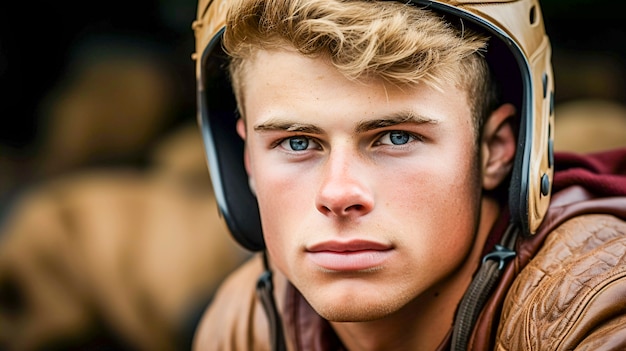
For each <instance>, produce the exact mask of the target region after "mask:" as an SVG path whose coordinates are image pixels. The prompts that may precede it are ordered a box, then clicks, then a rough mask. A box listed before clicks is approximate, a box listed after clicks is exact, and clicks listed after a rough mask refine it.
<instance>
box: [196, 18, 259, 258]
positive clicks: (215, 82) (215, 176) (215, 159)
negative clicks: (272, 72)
mask: <svg viewBox="0 0 626 351" xmlns="http://www.w3.org/2000/svg"><path fill="white" fill-rule="evenodd" d="M222 31H223V30H222ZM222 31H220V32H219V33H218V35H216V36H215V37H214V38H213V40H212V41H211V42H210V43H209V45H208V46H207V48H206V50H205V51H204V52H203V55H202V57H201V58H200V60H201V62H202V66H203V71H202V74H200V77H199V79H201V80H202V82H199V85H201V87H202V89H198V113H199V116H198V118H199V123H200V127H201V130H202V137H203V139H204V141H205V147H206V153H207V158H208V160H209V167H210V170H211V180H212V182H213V187H214V189H215V197H216V200H217V203H218V205H219V208H220V212H221V214H222V215H223V217H224V219H225V221H226V224H227V225H228V227H229V229H230V231H231V234H232V235H233V237H234V238H235V240H237V242H238V243H239V244H241V245H242V246H243V247H245V248H246V249H248V250H252V251H259V250H262V249H263V248H264V247H265V242H264V241H263V233H262V231H261V220H260V217H259V208H258V204H257V201H256V198H255V197H254V195H253V194H252V192H251V191H250V187H249V186H248V175H247V172H246V170H245V166H244V162H243V158H244V156H243V150H244V142H243V140H242V139H241V138H240V137H239V135H238V134H237V131H236V127H235V126H236V123H237V119H238V112H237V102H236V101H235V98H234V95H233V93H232V88H231V83H230V79H229V77H228V74H227V72H228V71H227V69H226V64H227V61H226V57H225V56H224V55H223V52H222V49H221V45H220V43H221V36H222Z"/></svg>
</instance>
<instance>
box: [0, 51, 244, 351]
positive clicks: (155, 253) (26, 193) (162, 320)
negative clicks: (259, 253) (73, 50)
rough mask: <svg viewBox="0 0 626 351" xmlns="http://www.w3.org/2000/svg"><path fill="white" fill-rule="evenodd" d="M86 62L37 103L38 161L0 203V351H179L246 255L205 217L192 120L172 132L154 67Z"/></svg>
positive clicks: (155, 63)
mask: <svg viewBox="0 0 626 351" xmlns="http://www.w3.org/2000/svg"><path fill="white" fill-rule="evenodd" d="M88 49H89V50H87V51H85V52H84V53H83V56H80V60H77V61H75V63H74V65H72V70H70V71H69V72H70V73H68V75H67V76H66V77H65V79H63V80H62V81H61V83H60V84H59V85H58V86H56V88H55V89H53V90H52V92H51V93H50V94H49V95H48V96H47V99H46V100H45V102H44V104H43V107H42V111H43V112H44V113H47V115H46V117H47V118H46V119H44V120H46V121H48V123H47V126H46V129H45V130H46V134H45V138H43V139H42V142H41V146H40V152H38V153H37V157H36V158H34V159H33V160H31V162H30V163H29V164H28V165H27V169H28V170H29V171H30V172H27V173H28V177H27V179H20V177H19V174H20V173H18V172H16V173H15V175H16V177H15V179H13V181H12V182H11V183H10V184H13V185H12V187H13V189H12V190H15V189H18V190H19V191H14V192H13V193H12V196H10V197H5V201H4V202H3V204H2V208H3V209H4V210H3V212H4V213H3V219H2V221H1V222H0V350H14V351H27V350H31V351H35V350H93V349H100V350H101V349H112V350H164V351H167V350H184V349H188V348H189V345H190V340H191V335H192V333H193V330H194V328H195V324H196V322H197V318H199V314H200V313H201V311H202V310H204V308H205V307H206V304H207V303H209V302H210V299H211V297H212V294H213V290H214V288H215V287H216V286H217V284H218V283H219V282H220V281H221V279H222V278H223V277H224V276H225V275H226V274H227V273H228V272H230V271H231V270H232V269H234V268H235V267H236V266H237V265H238V264H240V263H241V262H242V261H243V260H245V259H246V258H247V257H248V254H247V252H245V251H244V250H243V249H241V248H240V247H239V246H238V245H236V244H234V242H233V241H232V239H231V237H230V235H228V233H227V229H226V226H225V225H224V224H223V221H222V219H221V218H219V217H218V210H217V208H216V203H215V199H214V197H213V192H212V188H211V184H210V179H209V174H208V172H207V168H206V164H205V159H204V151H203V146H202V142H201V140H200V135H199V130H198V129H197V127H196V125H195V119H194V118H193V116H192V115H190V116H189V117H188V118H187V120H183V121H180V122H177V121H174V120H175V117H176V113H182V112H180V110H178V108H179V106H178V105H177V103H178V100H177V98H178V97H177V95H176V94H177V90H176V82H173V81H172V76H171V75H170V72H169V71H168V68H167V66H166V65H164V63H163V62H161V61H159V60H158V59H157V58H156V57H155V56H152V55H150V54H149V52H146V51H143V50H138V49H137V47H134V48H133V47H130V46H115V45H113V44H112V43H111V42H100V43H99V45H96V46H90V47H89V48H88ZM25 168H26V167H24V168H23V169H22V171H23V170H24V169H25ZM4 185H5V186H6V185H7V183H4Z"/></svg>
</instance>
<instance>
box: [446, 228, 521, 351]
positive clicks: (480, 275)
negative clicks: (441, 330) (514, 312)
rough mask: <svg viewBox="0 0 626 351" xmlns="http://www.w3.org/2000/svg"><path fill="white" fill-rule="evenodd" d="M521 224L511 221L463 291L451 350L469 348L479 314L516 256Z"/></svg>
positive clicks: (455, 321) (457, 350)
mask: <svg viewBox="0 0 626 351" xmlns="http://www.w3.org/2000/svg"><path fill="white" fill-rule="evenodd" d="M517 235H518V229H517V226H515V225H513V224H511V223H509V226H508V227H507V229H506V231H505V233H504V235H503V236H502V240H501V241H500V244H499V245H496V246H495V248H494V250H493V251H491V252H490V253H488V254H487V255H485V257H483V260H482V263H481V266H480V268H479V269H478V272H477V273H476V275H475V276H474V279H473V280H472V283H471V284H470V286H469V288H468V289H467V291H466V292H465V295H463V299H461V302H460V304H459V307H458V309H457V312H456V316H455V319H454V328H453V330H452V345H451V348H450V350H451V351H460V350H466V349H467V345H468V343H469V339H470V337H471V334H472V330H473V329H474V324H475V323H476V320H477V319H478V315H479V314H480V312H481V311H482V309H483V306H484V305H485V302H486V301H487V299H488V298H489V295H491V290H492V289H493V287H494V286H495V285H496V283H497V282H498V280H499V279H500V274H501V272H502V269H503V268H504V266H505V264H506V262H507V261H508V260H510V259H512V258H513V257H515V254H516V253H515V251H513V248H514V245H515V240H516V239H517Z"/></svg>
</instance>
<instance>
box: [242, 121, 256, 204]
mask: <svg viewBox="0 0 626 351" xmlns="http://www.w3.org/2000/svg"><path fill="white" fill-rule="evenodd" d="M237 134H239V136H240V137H241V139H243V141H244V142H245V141H246V137H247V134H246V122H245V121H244V120H243V118H239V119H238V120H237ZM243 164H244V166H245V167H246V173H248V185H249V186H250V190H251V191H252V193H253V194H255V195H256V192H255V186H254V180H253V178H252V175H251V173H250V155H249V154H248V148H247V147H244V148H243Z"/></svg>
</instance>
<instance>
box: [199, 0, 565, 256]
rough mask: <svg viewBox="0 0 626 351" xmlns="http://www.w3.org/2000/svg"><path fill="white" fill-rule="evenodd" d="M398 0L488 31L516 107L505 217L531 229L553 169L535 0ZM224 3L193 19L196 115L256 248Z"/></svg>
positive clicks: (546, 68) (549, 84)
mask: <svg viewBox="0 0 626 351" xmlns="http://www.w3.org/2000/svg"><path fill="white" fill-rule="evenodd" d="M381 1H382V0H381ZM402 2H404V3H407V2H410V3H413V4H416V5H419V6H427V7H430V8H432V9H433V10H435V11H438V12H441V13H442V14H444V15H445V16H447V17H448V18H452V19H453V18H459V19H461V20H462V21H463V23H464V24H466V25H470V26H473V27H475V28H478V29H479V30H483V31H485V32H487V33H489V34H490V35H491V38H492V39H491V41H490V44H489V48H488V52H487V54H486V57H487V60H488V61H489V64H490V66H491V69H492V70H493V71H494V74H495V76H496V79H497V80H499V81H500V84H501V85H502V88H503V91H504V95H505V97H504V101H509V102H513V103H515V105H516V107H517V110H518V114H519V131H518V150H517V154H516V158H515V165H514V167H513V171H512V176H511V183H510V187H509V207H510V212H511V220H512V221H513V222H516V223H518V224H519V226H520V227H521V228H522V230H523V231H524V232H525V233H527V234H533V233H535V232H536V230H537V228H538V227H539V225H540V224H541V222H542V220H543V217H544V215H545V213H546V211H547V209H548V204H549V202H550V192H551V187H552V186H551V185H552V179H553V172H554V165H553V163H554V157H553V134H554V112H553V111H554V88H553V86H554V85H553V82H554V78H553V74H552V65H551V48H550V42H549V39H548V37H547V36H546V33H545V29H544V24H543V18H542V13H541V9H540V6H539V3H538V1H537V0H513V1H510V0H491V1H485V0H459V1H427V0H410V1H406V0H405V1H402ZM228 5H229V1H228V0H199V3H198V17H197V19H196V21H194V23H193V26H192V28H193V30H194V33H195V38H196V52H195V53H194V55H193V58H194V59H195V61H196V78H197V93H198V122H199V124H200V127H201V129H202V134H203V138H204V142H205V146H206V153H207V159H208V164H209V167H210V170H211V177H212V180H213V184H214V188H215V192H216V198H217V201H218V203H219V205H220V211H221V212H222V215H223V216H224V218H225V220H226V222H227V224H228V225H229V228H230V230H231V233H232V234H233V236H234V238H235V239H236V240H237V241H238V242H239V243H240V244H242V245H243V246H244V247H246V248H248V249H250V250H254V251H256V250H262V249H263V248H264V247H265V245H264V242H263V235H262V232H261V225H260V219H259V215H258V205H257V203H256V199H255V197H254V195H253V194H252V193H251V192H250V190H249V187H248V183H247V175H246V172H245V169H244V165H243V142H242V141H241V140H240V138H239V137H238V136H237V134H236V131H235V121H236V118H237V114H236V105H235V103H234V97H233V94H232V90H231V89H230V85H229V82H228V78H227V73H226V72H225V70H224V66H223V63H224V62H226V61H225V57H224V54H223V52H222V50H221V45H220V40H221V34H222V33H223V30H224V25H225V20H226V12H227V11H228ZM511 100H512V101H511Z"/></svg>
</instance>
